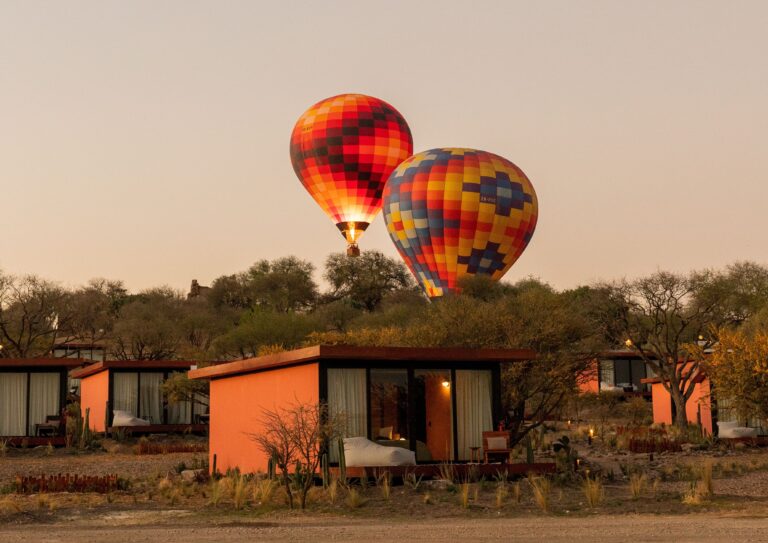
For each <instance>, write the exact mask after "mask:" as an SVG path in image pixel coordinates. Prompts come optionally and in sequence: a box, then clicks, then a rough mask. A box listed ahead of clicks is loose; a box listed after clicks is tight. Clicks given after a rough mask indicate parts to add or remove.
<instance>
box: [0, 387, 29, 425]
mask: <svg viewBox="0 0 768 543" xmlns="http://www.w3.org/2000/svg"><path fill="white" fill-rule="evenodd" d="M26 424H27V373H0V436H23V435H25V434H26V432H25V429H26V428H25V427H26Z"/></svg>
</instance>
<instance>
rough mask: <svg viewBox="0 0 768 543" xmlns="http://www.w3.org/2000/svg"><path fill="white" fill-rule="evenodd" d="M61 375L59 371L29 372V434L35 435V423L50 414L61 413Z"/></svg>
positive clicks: (42, 420)
mask: <svg viewBox="0 0 768 543" xmlns="http://www.w3.org/2000/svg"><path fill="white" fill-rule="evenodd" d="M60 397H61V375H59V374H58V373H30V374H29V434H28V435H31V436H33V435H35V425H36V424H42V423H43V422H45V419H46V418H48V417H49V416H58V415H59V406H60V405H61V404H60V403H59V402H60Z"/></svg>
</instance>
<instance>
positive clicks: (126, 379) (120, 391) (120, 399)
mask: <svg viewBox="0 0 768 543" xmlns="http://www.w3.org/2000/svg"><path fill="white" fill-rule="evenodd" d="M112 389H113V398H112V403H113V404H114V405H113V406H112V409H113V410H115V411H127V412H128V413H130V414H131V415H133V416H134V417H138V416H139V405H138V403H139V374H138V373H136V372H122V371H116V372H115V373H114V374H113V380H112Z"/></svg>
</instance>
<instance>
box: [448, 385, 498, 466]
mask: <svg viewBox="0 0 768 543" xmlns="http://www.w3.org/2000/svg"><path fill="white" fill-rule="evenodd" d="M491 397H492V393H491V372H490V371H489V370H456V426H457V428H458V438H459V460H469V459H470V450H469V448H470V447H482V446H483V432H487V431H491V430H493V418H492V413H491Z"/></svg>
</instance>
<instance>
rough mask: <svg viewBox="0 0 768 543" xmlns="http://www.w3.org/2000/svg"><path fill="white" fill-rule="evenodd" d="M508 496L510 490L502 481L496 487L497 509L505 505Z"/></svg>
mask: <svg viewBox="0 0 768 543" xmlns="http://www.w3.org/2000/svg"><path fill="white" fill-rule="evenodd" d="M508 496H509V490H507V485H505V484H503V483H500V484H499V485H498V486H497V487H496V509H501V508H502V507H504V503H505V502H506V501H507V497H508Z"/></svg>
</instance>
